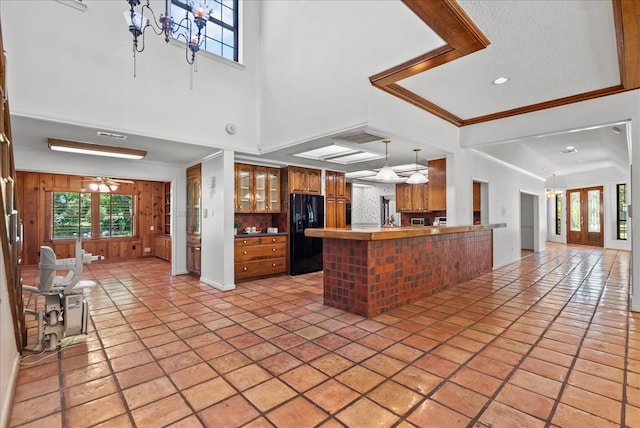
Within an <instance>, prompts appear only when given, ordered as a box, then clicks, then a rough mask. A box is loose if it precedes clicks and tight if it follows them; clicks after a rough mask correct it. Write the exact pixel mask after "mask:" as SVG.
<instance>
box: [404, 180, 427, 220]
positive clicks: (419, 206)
mask: <svg viewBox="0 0 640 428" xmlns="http://www.w3.org/2000/svg"><path fill="white" fill-rule="evenodd" d="M428 195H429V184H428V183H425V184H406V183H398V184H396V210H397V211H398V212H401V213H402V212H424V211H429V208H430V207H429V200H428Z"/></svg>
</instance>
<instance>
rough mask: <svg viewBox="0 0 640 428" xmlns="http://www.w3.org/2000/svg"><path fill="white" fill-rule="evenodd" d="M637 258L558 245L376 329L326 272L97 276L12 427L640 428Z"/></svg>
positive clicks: (28, 372) (40, 367) (141, 267)
mask: <svg viewBox="0 0 640 428" xmlns="http://www.w3.org/2000/svg"><path fill="white" fill-rule="evenodd" d="M629 256H630V255H629V253H627V252H618V251H612V250H607V251H603V250H601V249H597V248H589V247H571V246H563V245H554V244H549V245H548V249H547V250H546V251H545V252H543V253H539V254H533V255H531V256H528V257H526V258H523V259H522V260H521V261H519V262H517V263H514V264H511V265H509V266H506V267H504V268H501V269H497V270H495V271H494V272H492V273H489V274H486V275H483V276H482V277H480V278H477V279H475V280H472V281H469V282H467V283H465V284H462V285H460V286H458V287H455V288H453V289H450V290H447V291H443V292H441V293H438V294H436V295H433V296H431V297H429V298H426V299H424V300H422V301H419V302H416V303H415V304H412V305H408V306H404V307H402V308H399V309H397V310H394V311H392V312H389V313H386V314H383V315H380V316H378V317H375V318H372V319H366V318H363V317H360V316H356V315H353V314H349V313H345V312H342V311H339V310H336V309H333V308H330V307H326V306H324V305H323V304H322V276H321V275H322V274H321V273H316V274H309V275H304V276H297V277H288V276H285V277H277V278H270V279H264V280H259V281H254V282H249V283H242V284H239V285H238V288H237V289H236V290H235V291H229V292H219V291H216V290H214V289H212V288H210V287H208V286H206V285H204V284H201V283H199V282H198V281H197V280H196V279H194V278H192V277H189V276H179V277H171V276H170V275H169V265H168V264H167V263H165V262H163V261H160V260H158V259H145V260H136V261H131V262H127V263H114V262H108V261H105V262H96V263H93V264H92V265H91V266H89V267H88V268H87V269H86V270H85V277H93V278H95V279H96V280H97V281H99V287H96V288H95V289H93V290H92V291H91V292H90V293H88V294H87V297H88V300H89V301H90V305H91V315H92V317H91V319H92V328H91V330H92V332H91V334H90V335H89V336H88V338H87V340H86V342H85V343H82V344H80V345H76V346H73V347H69V348H65V349H63V350H62V351H61V352H59V353H47V354H43V355H31V356H25V358H23V361H22V365H21V369H20V374H19V379H18V387H17V390H16V395H15V400H14V408H13V413H12V417H11V423H10V424H11V426H12V427H17V426H20V427H44V426H46V427H48V428H52V427H62V426H65V427H74V428H75V427H89V426H99V427H133V426H137V427H161V426H173V427H200V426H205V427H236V426H246V427H270V426H276V427H313V426H322V427H340V426H348V427H373V426H381V427H387V426H388V427H390V426H397V427H411V426H415V427H431V426H432V427H447V428H449V427H457V426H461V427H465V426H467V427H494V428H496V427H525V426H530V427H538V426H539V427H545V426H559V427H578V428H587V427H598V428H600V427H609V426H611V427H617V426H628V427H639V426H640V314H637V313H636V314H634V313H629V312H628V311H627V305H628V288H629V280H628V277H629ZM23 273H24V279H25V283H34V282H35V277H36V275H37V271H36V269H34V268H28V269H25V270H24V272H23Z"/></svg>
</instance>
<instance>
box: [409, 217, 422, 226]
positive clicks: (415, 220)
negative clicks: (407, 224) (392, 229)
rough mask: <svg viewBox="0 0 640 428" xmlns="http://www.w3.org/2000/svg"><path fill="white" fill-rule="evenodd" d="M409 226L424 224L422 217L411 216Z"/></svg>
mask: <svg viewBox="0 0 640 428" xmlns="http://www.w3.org/2000/svg"><path fill="white" fill-rule="evenodd" d="M411 226H424V219H423V218H412V219H411Z"/></svg>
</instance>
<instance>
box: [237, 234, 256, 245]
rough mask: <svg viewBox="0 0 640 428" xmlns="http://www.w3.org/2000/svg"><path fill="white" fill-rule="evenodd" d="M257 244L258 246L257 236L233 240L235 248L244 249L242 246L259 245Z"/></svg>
mask: <svg viewBox="0 0 640 428" xmlns="http://www.w3.org/2000/svg"><path fill="white" fill-rule="evenodd" d="M259 244H260V238H258V237H257V236H256V237H254V238H236V239H235V246H236V247H244V246H251V245H259Z"/></svg>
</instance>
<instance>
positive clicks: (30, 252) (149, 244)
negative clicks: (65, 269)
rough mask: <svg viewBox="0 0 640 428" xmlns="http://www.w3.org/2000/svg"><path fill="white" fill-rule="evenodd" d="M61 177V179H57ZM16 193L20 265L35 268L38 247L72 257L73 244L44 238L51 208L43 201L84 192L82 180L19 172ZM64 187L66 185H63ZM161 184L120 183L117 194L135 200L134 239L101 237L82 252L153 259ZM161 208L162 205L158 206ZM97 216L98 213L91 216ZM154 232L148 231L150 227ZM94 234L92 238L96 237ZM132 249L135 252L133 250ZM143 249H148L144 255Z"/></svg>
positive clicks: (87, 242) (160, 215) (85, 243)
mask: <svg viewBox="0 0 640 428" xmlns="http://www.w3.org/2000/svg"><path fill="white" fill-rule="evenodd" d="M61 175H62V176H63V177H60V176H61ZM20 178H21V179H20V180H19V181H18V188H17V192H18V194H19V195H20V196H21V199H20V207H19V208H20V210H21V218H22V219H23V223H24V240H23V249H22V251H23V255H22V258H23V264H25V265H36V264H38V263H39V250H40V246H41V245H49V246H51V247H52V248H53V249H54V251H55V253H56V255H57V256H58V257H73V256H74V253H75V247H74V243H73V242H71V241H58V242H52V241H51V240H50V239H49V237H48V236H47V233H48V232H47V230H48V222H49V221H50V219H51V213H50V212H49V211H50V204H49V203H47V200H46V199H45V195H46V191H50V190H54V189H55V190H68V191H82V190H83V189H84V190H85V191H86V190H87V188H88V186H86V187H85V184H86V181H85V182H83V181H82V179H83V177H81V176H66V175H63V174H47V173H36V172H27V171H21V172H20ZM65 183H66V184H65ZM162 188H163V184H162V183H160V182H151V181H138V182H136V183H135V184H130V183H122V185H121V186H120V187H119V189H118V191H117V193H127V194H134V195H137V196H138V201H137V203H138V209H139V213H138V224H137V236H136V237H132V238H117V239H113V240H111V239H101V238H100V237H96V238H92V239H84V240H83V248H84V249H85V250H86V251H87V252H90V253H91V254H94V255H102V256H104V257H105V258H107V259H116V260H117V259H123V258H136V257H147V256H153V254H154V250H153V249H154V238H155V234H156V233H157V232H156V231H157V230H160V229H159V227H160V226H159V225H158V223H157V222H162V221H163V220H162V219H163V213H157V212H156V210H157V207H158V204H156V202H155V201H156V200H158V197H157V196H156V194H160V196H159V198H160V199H159V200H160V201H162V198H163V195H162V192H163V191H161V190H156V189H162ZM159 206H160V207H161V206H162V203H160V204H159ZM93 215H96V216H97V215H98V213H93ZM152 225H153V226H154V230H151V226H152ZM98 234H99V233H98V231H97V230H96V231H94V232H93V235H96V236H97V235H98ZM134 246H135V249H134ZM145 248H151V251H150V252H149V253H145V252H144V249H145Z"/></svg>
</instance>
